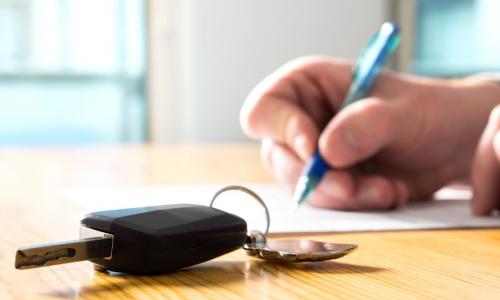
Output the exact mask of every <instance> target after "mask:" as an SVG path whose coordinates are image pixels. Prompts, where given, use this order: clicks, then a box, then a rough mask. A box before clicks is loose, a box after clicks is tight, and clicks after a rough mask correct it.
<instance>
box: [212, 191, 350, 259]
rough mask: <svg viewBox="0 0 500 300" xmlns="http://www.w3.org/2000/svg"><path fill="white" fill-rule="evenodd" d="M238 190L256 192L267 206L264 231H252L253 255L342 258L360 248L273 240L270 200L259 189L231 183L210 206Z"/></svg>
mask: <svg viewBox="0 0 500 300" xmlns="http://www.w3.org/2000/svg"><path fill="white" fill-rule="evenodd" d="M231 190H238V191H241V192H244V193H247V194H248V195H250V196H252V197H253V199H255V200H256V201H257V202H258V203H259V204H261V205H262V206H263V207H264V211H265V214H266V229H265V232H264V233H262V232H260V231H258V230H252V231H250V232H249V233H248V236H247V239H246V241H245V244H243V249H244V250H245V251H246V253H247V254H248V255H249V256H253V257H257V258H260V259H264V260H267V261H282V262H305V261H323V260H330V259H335V258H340V257H342V256H345V255H347V254H349V253H350V252H352V251H354V250H356V249H357V247H358V246H357V245H353V244H337V243H324V242H318V241H311V240H297V239H288V240H269V239H267V235H268V233H269V227H270V225H271V217H270V214H269V210H268V208H267V206H266V203H265V202H264V200H262V198H260V196H259V195H257V193H255V192H254V191H252V190H251V189H249V188H246V187H244V186H239V185H231V186H227V187H224V188H222V189H220V190H219V191H218V192H217V193H215V195H214V196H213V198H212V201H211V202H210V207H213V204H214V202H215V200H216V199H217V198H218V197H219V196H220V195H221V194H222V193H224V192H227V191H231Z"/></svg>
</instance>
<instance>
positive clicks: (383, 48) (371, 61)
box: [293, 23, 399, 206]
mask: <svg viewBox="0 0 500 300" xmlns="http://www.w3.org/2000/svg"><path fill="white" fill-rule="evenodd" d="M398 43H399V29H398V26H397V25H396V24H394V23H384V24H382V26H381V27H380V30H379V31H378V32H377V33H376V34H375V36H373V37H372V39H371V40H370V42H369V43H368V45H367V46H366V48H365V49H364V51H363V52H362V54H361V56H360V57H359V58H358V61H357V62H356V66H355V67H354V70H353V71H352V83H351V86H350V88H349V92H348V93H347V96H346V97H345V99H344V101H343V102H342V104H341V106H340V109H339V110H341V109H343V108H345V107H346V106H348V105H349V104H351V103H353V102H355V101H357V100H360V99H362V98H365V97H366V96H367V95H368V93H369V92H370V90H371V88H372V86H373V84H374V82H375V80H376V79H377V75H378V74H379V73H380V70H381V69H382V67H383V65H384V64H385V62H386V61H387V59H388V58H389V56H391V54H392V52H394V49H395V48H396V47H397V46H398ZM329 169H330V166H329V165H328V164H327V163H326V162H325V160H324V159H323V158H322V157H321V155H320V154H319V151H316V153H315V154H314V156H313V158H312V159H311V160H310V161H309V163H308V164H307V165H306V166H305V168H304V169H303V170H302V174H301V175H300V178H299V180H298V182H297V186H296V187H295V192H294V195H293V199H294V201H295V203H296V204H297V206H299V205H300V204H302V203H304V202H305V201H306V200H307V199H308V198H309V196H310V195H311V194H312V192H313V191H314V189H315V188H316V186H317V185H318V184H319V182H320V181H321V178H322V177H323V175H325V173H326V172H327V171H328V170H329Z"/></svg>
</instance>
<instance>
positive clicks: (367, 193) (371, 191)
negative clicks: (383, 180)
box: [357, 186, 380, 204]
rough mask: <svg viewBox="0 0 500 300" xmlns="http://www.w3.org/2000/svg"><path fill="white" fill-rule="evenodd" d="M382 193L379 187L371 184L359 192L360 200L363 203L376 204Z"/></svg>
mask: <svg viewBox="0 0 500 300" xmlns="http://www.w3.org/2000/svg"><path fill="white" fill-rule="evenodd" d="M379 197H380V193H379V191H378V189H376V188H375V187H373V186H369V187H367V188H365V189H362V190H361V191H360V192H359V194H358V197H357V198H358V201H359V202H360V203H362V204H374V203H376V202H377V201H378V198H379Z"/></svg>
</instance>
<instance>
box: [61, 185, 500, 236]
mask: <svg viewBox="0 0 500 300" xmlns="http://www.w3.org/2000/svg"><path fill="white" fill-rule="evenodd" d="M243 185H244V186H247V187H249V188H251V189H253V190H254V191H255V192H256V193H257V194H259V195H260V196H261V197H262V198H263V200H264V201H265V202H266V204H267V206H268V208H269V211H270V214H271V226H270V232H271V233H291V232H296V233H300V232H348V231H381V230H415V229H439V228H481V227H500V218H499V217H476V216H473V215H472V214H471V210H470V204H469V202H470V201H469V200H470V197H471V192H470V190H467V189H451V188H447V189H443V190H441V191H439V192H438V193H437V194H436V196H435V197H436V198H437V199H438V200H434V201H426V202H420V203H412V204H410V205H408V206H406V207H404V208H402V209H399V210H394V211H386V212H342V211H333V210H326V209H319V208H314V207H312V206H309V205H307V204H305V205H303V206H301V207H300V208H298V209H295V208H293V203H292V200H291V195H290V194H289V193H288V192H287V191H286V190H284V189H283V188H281V187H278V186H276V185H256V184H248V185H247V184H243ZM223 186H224V185H185V186H147V187H123V188H117V187H109V188H95V187H91V188H85V187H76V188H71V189H68V190H66V191H65V193H64V194H65V196H66V197H67V198H68V199H69V200H70V201H73V202H75V203H76V204H78V205H79V206H81V207H83V208H84V209H85V210H86V211H89V212H90V211H98V210H108V209H119V208H127V207H139V206H152V205H163V204H178V203H191V204H202V205H208V204H209V203H210V200H211V198H212V196H213V195H214V193H215V192H216V191H217V190H219V189H220V188H221V187H223ZM214 206H215V207H217V208H220V209H223V210H226V211H228V212H231V213H234V214H237V215H240V216H241V217H243V218H244V219H245V220H247V222H248V227H249V229H259V230H263V229H264V227H265V214H264V210H263V209H262V208H261V207H260V206H259V205H258V204H257V203H256V202H255V201H253V200H252V199H251V197H250V196H248V195H246V194H244V193H241V192H227V194H223V195H222V196H221V198H219V199H218V200H217V201H216V202H215V204H214Z"/></svg>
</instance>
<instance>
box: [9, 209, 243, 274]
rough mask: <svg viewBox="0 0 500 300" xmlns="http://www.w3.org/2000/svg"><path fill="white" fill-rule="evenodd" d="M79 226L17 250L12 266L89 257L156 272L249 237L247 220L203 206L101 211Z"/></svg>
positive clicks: (113, 266) (122, 268)
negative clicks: (72, 236) (57, 239)
mask: <svg viewBox="0 0 500 300" xmlns="http://www.w3.org/2000/svg"><path fill="white" fill-rule="evenodd" d="M81 225H82V227H81V231H80V236H81V239H80V240H75V241H68V242H62V243H53V244H43V245H35V246H32V247H26V248H20V249H18V250H17V252H16V260H15V267H16V268H17V269H29V268H37V267H42V266H50V265H56V264H63V263H69V262H75V261H82V260H90V261H92V262H93V263H94V264H96V265H97V266H98V267H99V268H103V269H106V270H109V271H116V272H125V273H131V274H158V273H165V272H169V271H173V270H176V269H180V268H184V267H188V266H191V265H195V264H199V263H202V262H204V261H207V260H210V259H213V258H215V257H218V256H221V255H223V254H225V253H228V252H231V251H233V250H236V249H238V248H240V247H241V246H242V245H243V243H244V242H245V240H246V238H247V224H246V222H245V220H243V219H242V218H240V217H238V216H235V215H233V214H230V213H227V212H224V211H222V210H218V209H216V208H213V207H207V206H202V205H188V204H180V205H163V206H153V207H141V208H129V209H118V210H109V211H100V212H94V213H90V214H88V215H87V216H86V217H85V218H84V219H83V220H82V221H81Z"/></svg>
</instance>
